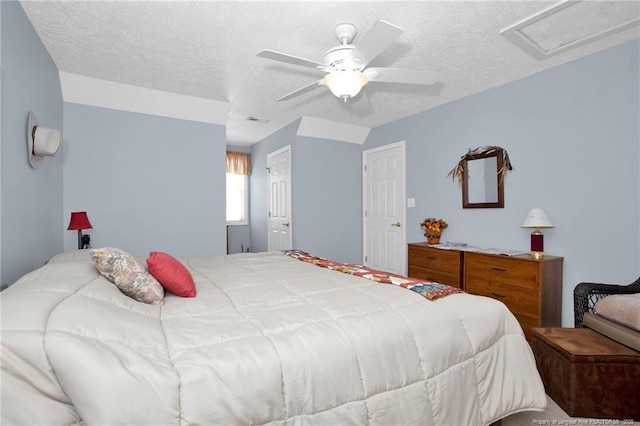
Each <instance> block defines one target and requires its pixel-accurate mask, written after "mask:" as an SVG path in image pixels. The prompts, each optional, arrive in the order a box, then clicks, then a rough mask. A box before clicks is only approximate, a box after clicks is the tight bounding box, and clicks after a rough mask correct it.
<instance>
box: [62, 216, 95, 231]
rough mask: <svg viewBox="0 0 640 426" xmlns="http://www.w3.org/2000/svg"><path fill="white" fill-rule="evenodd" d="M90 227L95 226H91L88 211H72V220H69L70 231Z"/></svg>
mask: <svg viewBox="0 0 640 426" xmlns="http://www.w3.org/2000/svg"><path fill="white" fill-rule="evenodd" d="M89 228H93V226H91V222H89V218H88V217H87V212H71V220H70V221H69V227H68V228H67V230H68V231H75V230H79V229H89Z"/></svg>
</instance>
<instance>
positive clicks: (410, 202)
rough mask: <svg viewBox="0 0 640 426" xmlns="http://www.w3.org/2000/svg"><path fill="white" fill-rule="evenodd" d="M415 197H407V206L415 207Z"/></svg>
mask: <svg viewBox="0 0 640 426" xmlns="http://www.w3.org/2000/svg"><path fill="white" fill-rule="evenodd" d="M415 206H416V199H415V198H407V207H415Z"/></svg>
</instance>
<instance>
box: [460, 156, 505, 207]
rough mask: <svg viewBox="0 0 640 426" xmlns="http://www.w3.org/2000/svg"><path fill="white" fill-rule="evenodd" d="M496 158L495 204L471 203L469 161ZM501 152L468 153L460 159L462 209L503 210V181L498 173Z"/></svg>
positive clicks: (500, 166) (501, 160) (501, 167)
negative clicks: (496, 196) (496, 194)
mask: <svg viewBox="0 0 640 426" xmlns="http://www.w3.org/2000/svg"><path fill="white" fill-rule="evenodd" d="M493 157H495V158H496V184H497V185H498V188H497V192H498V200H497V201H495V202H481V203H472V202H470V201H469V173H468V171H469V161H475V160H484V159H486V158H493ZM502 157H503V154H502V150H501V149H500V150H495V149H494V150H492V151H490V152H480V153H477V154H474V153H469V154H467V155H465V156H464V158H463V159H462V161H461V163H462V208H463V209H475V208H504V179H503V175H502V174H501V173H500V171H501V170H502V169H503V164H504V163H503V159H502Z"/></svg>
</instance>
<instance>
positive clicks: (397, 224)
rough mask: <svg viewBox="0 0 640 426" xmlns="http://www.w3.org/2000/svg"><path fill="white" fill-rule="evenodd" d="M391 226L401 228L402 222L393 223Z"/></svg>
mask: <svg viewBox="0 0 640 426" xmlns="http://www.w3.org/2000/svg"><path fill="white" fill-rule="evenodd" d="M391 226H397V227H398V228H400V222H396V223H392V224H391Z"/></svg>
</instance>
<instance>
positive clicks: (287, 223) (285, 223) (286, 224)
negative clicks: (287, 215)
mask: <svg viewBox="0 0 640 426" xmlns="http://www.w3.org/2000/svg"><path fill="white" fill-rule="evenodd" d="M280 225H282V226H289V222H282V223H281V224H280Z"/></svg>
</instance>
